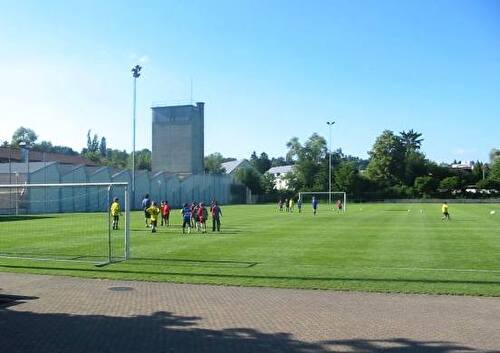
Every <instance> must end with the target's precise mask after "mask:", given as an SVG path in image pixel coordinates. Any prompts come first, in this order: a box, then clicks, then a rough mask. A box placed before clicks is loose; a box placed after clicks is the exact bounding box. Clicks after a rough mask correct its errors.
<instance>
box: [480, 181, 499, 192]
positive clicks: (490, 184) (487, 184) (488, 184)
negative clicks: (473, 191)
mask: <svg viewBox="0 0 500 353" xmlns="http://www.w3.org/2000/svg"><path fill="white" fill-rule="evenodd" d="M476 187H477V188H478V189H485V190H492V189H496V190H500V182H497V181H494V180H492V179H484V180H479V181H478V182H477V183H476Z"/></svg>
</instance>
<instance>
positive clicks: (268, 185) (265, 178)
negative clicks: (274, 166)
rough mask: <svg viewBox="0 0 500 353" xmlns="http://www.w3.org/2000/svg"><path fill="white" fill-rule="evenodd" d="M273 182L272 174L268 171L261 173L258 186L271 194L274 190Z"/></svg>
mask: <svg viewBox="0 0 500 353" xmlns="http://www.w3.org/2000/svg"><path fill="white" fill-rule="evenodd" d="M274 183H275V180H274V176H273V175H272V174H269V173H265V174H263V175H262V177H261V179H260V187H261V189H262V191H263V192H264V193H265V194H272V193H274V192H275V191H276V190H275V188H274V185H275V184H274Z"/></svg>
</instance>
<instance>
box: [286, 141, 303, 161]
mask: <svg viewBox="0 0 500 353" xmlns="http://www.w3.org/2000/svg"><path fill="white" fill-rule="evenodd" d="M286 147H287V148H288V152H287V154H286V161H287V162H292V161H294V160H296V159H299V158H300V153H301V151H302V145H301V144H300V142H299V138H298V137H292V138H291V139H290V141H288V142H287V143H286Z"/></svg>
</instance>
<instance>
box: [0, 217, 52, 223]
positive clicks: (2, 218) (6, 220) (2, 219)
mask: <svg viewBox="0 0 500 353" xmlns="http://www.w3.org/2000/svg"><path fill="white" fill-rule="evenodd" d="M47 218H55V217H52V216H0V222H16V221H36V220H38V219H47Z"/></svg>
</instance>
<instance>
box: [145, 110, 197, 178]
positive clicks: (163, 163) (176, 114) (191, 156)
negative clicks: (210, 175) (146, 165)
mask: <svg viewBox="0 0 500 353" xmlns="http://www.w3.org/2000/svg"><path fill="white" fill-rule="evenodd" d="M151 109H152V110H153V149H152V156H151V158H152V161H151V168H152V170H153V172H158V171H166V172H168V173H173V174H200V173H203V172H204V166H203V157H204V103H196V105H195V106H194V105H178V106H170V107H153V108H151Z"/></svg>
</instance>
